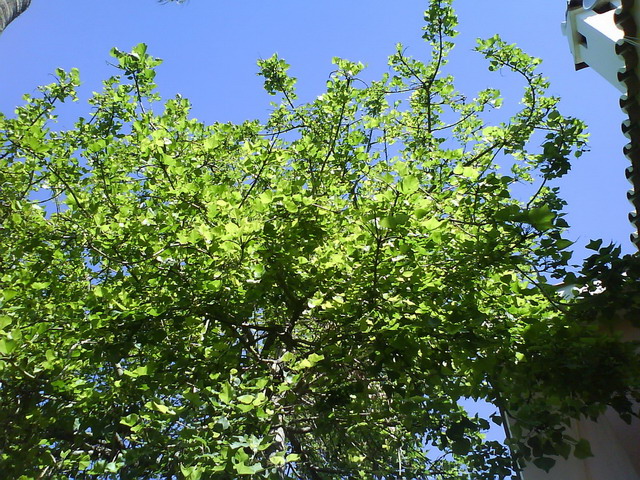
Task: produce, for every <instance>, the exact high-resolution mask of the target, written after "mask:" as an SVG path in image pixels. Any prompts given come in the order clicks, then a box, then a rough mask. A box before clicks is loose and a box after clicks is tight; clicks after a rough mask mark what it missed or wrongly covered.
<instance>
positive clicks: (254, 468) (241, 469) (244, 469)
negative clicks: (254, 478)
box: [233, 463, 264, 475]
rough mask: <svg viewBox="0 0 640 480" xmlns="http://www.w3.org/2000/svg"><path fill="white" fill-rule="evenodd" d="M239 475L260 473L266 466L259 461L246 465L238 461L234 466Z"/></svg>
mask: <svg viewBox="0 0 640 480" xmlns="http://www.w3.org/2000/svg"><path fill="white" fill-rule="evenodd" d="M233 468H234V469H235V471H236V472H237V473H238V475H255V474H256V473H260V472H261V471H262V470H264V468H262V465H261V464H259V463H256V464H254V465H245V464H243V463H237V464H235V465H234V466H233Z"/></svg>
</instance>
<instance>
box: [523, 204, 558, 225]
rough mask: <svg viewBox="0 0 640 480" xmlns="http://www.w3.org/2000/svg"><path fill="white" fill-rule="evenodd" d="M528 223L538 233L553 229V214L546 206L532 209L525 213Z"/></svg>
mask: <svg viewBox="0 0 640 480" xmlns="http://www.w3.org/2000/svg"><path fill="white" fill-rule="evenodd" d="M527 216H528V219H529V223H531V225H533V226H534V227H535V228H537V229H538V230H540V231H545V230H548V229H550V228H551V227H553V221H554V220H555V218H556V215H555V213H553V212H552V211H551V209H550V208H549V206H548V205H543V206H542V207H537V208H532V209H531V210H529V211H528V212H527Z"/></svg>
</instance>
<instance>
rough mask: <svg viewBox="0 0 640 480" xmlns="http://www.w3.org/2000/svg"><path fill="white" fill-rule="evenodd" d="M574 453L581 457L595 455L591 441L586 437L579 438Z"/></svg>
mask: <svg viewBox="0 0 640 480" xmlns="http://www.w3.org/2000/svg"><path fill="white" fill-rule="evenodd" d="M573 454H574V455H575V456H576V458H580V459H584V458H589V457H593V453H592V452H591V445H590V444H589V441H588V440H585V439H584V438H582V439H580V440H578V442H577V443H576V445H575V447H574V450H573Z"/></svg>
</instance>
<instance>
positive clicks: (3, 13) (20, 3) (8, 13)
mask: <svg viewBox="0 0 640 480" xmlns="http://www.w3.org/2000/svg"><path fill="white" fill-rule="evenodd" d="M161 1H162V0H161ZM164 1H166V2H178V3H182V2H184V1H185V0H164ZM30 5H31V0H0V33H2V32H3V31H4V29H5V28H7V26H8V25H9V24H10V23H11V22H13V21H14V20H15V19H16V18H18V17H19V16H20V15H22V14H23V13H24V12H26V11H27V8H29V6H30Z"/></svg>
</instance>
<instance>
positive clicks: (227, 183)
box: [0, 1, 638, 480]
mask: <svg viewBox="0 0 640 480" xmlns="http://www.w3.org/2000/svg"><path fill="white" fill-rule="evenodd" d="M425 20H426V25H425V27H424V38H425V40H426V41H427V42H428V44H429V45H430V48H431V57H430V58H429V59H428V60H427V61H425V62H423V61H420V60H417V59H415V58H412V57H410V56H408V55H407V54H406V53H405V50H404V48H403V47H402V46H398V49H397V52H396V53H395V54H394V55H393V56H392V57H391V58H390V59H389V65H390V72H389V73H388V74H386V75H384V76H383V77H382V79H380V80H376V81H369V82H365V81H364V72H363V67H362V65H360V64H358V63H354V62H351V61H347V60H343V59H335V64H336V70H335V72H333V73H332V74H331V77H330V79H329V81H328V82H327V90H326V92H325V93H323V94H322V95H321V96H319V97H318V98H316V99H315V100H313V101H310V102H307V103H305V102H300V101H298V99H297V97H296V93H295V79H294V78H292V77H291V76H289V75H288V73H287V67H288V65H287V64H286V63H285V61H284V60H282V59H280V58H278V57H277V56H273V57H271V58H269V59H266V60H261V61H260V62H259V67H260V75H262V76H263V77H264V83H265V89H266V91H267V92H268V93H269V94H271V95H274V96H276V98H277V101H276V102H274V103H273V111H272V113H271V114H270V116H269V118H268V119H267V120H266V122H264V123H261V122H259V121H247V122H245V123H242V124H239V125H233V124H228V123H225V124H220V123H216V124H213V125H204V124H202V123H200V122H198V121H197V120H194V119H191V118H190V117H189V109H190V105H189V102H188V101H187V100H186V99H184V98H181V97H180V96H177V97H175V98H173V99H170V100H167V101H165V102H164V103H163V104H161V103H160V98H159V96H158V95H157V94H156V93H155V91H154V88H155V84H154V70H153V69H154V67H156V66H157V65H158V64H159V63H160V60H159V59H156V58H154V57H152V56H150V55H149V54H148V53H147V51H146V47H145V46H144V45H138V46H137V47H135V48H134V49H133V50H132V52H130V53H123V52H120V51H118V50H115V49H114V50H113V51H112V55H113V56H114V57H115V59H116V61H117V68H118V69H119V70H120V75H118V76H114V77H112V78H109V79H108V80H106V81H105V82H104V88H103V90H102V92H100V93H95V94H94V95H93V97H92V98H91V99H90V100H89V103H90V105H91V107H92V111H91V113H90V114H88V115H87V116H86V117H80V118H79V119H77V121H76V122H75V126H74V127H73V128H72V129H60V128H56V126H55V119H56V106H57V104H58V103H59V102H64V101H66V100H75V99H76V94H75V91H76V87H77V86H78V83H79V75H78V72H77V71H75V70H72V71H70V72H65V71H62V70H58V71H57V81H56V82H55V83H53V84H51V85H48V86H45V87H42V89H41V95H40V96H38V97H30V96H29V97H27V103H26V104H25V105H24V106H22V107H20V108H19V109H18V110H17V112H16V115H15V116H14V117H11V118H10V117H7V116H3V117H1V122H2V128H1V129H0V134H1V135H2V137H1V138H2V142H1V145H2V146H1V147H0V148H1V149H0V162H1V164H0V185H2V188H1V189H0V204H1V206H2V208H1V209H0V220H1V228H2V229H1V230H0V232H1V234H2V238H3V242H2V243H3V250H4V254H3V256H2V257H1V258H0V292H1V296H0V298H1V299H2V304H1V305H0V308H1V310H0V432H3V433H2V434H0V471H2V472H4V474H5V477H6V478H20V479H34V478H51V479H63V478H64V479H66V478H74V479H84V478H103V479H116V478H117V479H123V480H124V479H155V478H167V479H171V478H186V479H191V480H193V479H198V478H202V479H205V478H239V477H242V476H253V477H256V478H274V479H283V478H306V479H331V478H336V479H338V478H378V479H381V478H413V479H419V478H422V479H467V478H474V479H476V478H482V479H493V478H505V477H507V476H509V475H511V474H512V473H513V469H514V466H515V463H514V462H517V461H520V460H522V459H535V461H536V462H538V464H539V465H540V466H541V467H544V468H548V467H549V466H550V464H551V463H552V459H550V457H549V455H552V454H561V455H565V456H567V455H570V454H576V455H585V454H586V452H587V451H588V448H587V447H588V446H587V447H585V445H584V442H582V441H581V439H579V438H569V437H567V436H566V434H564V427H565V426H566V425H568V424H569V422H570V421H571V419H575V418H580V417H583V416H588V417H592V418H595V417H597V416H598V415H599V413H601V412H602V411H603V410H604V409H605V408H606V407H607V406H608V405H612V406H614V407H615V408H617V409H618V410H619V411H620V412H621V413H622V414H623V415H630V414H631V408H630V406H629V402H628V400H627V403H625V399H627V398H628V396H629V395H635V394H636V393H637V392H636V390H635V385H637V381H636V380H637V378H636V377H634V372H637V371H638V370H637V368H635V367H636V365H637V360H636V357H635V354H634V352H633V349H632V346H629V345H625V344H621V343H619V342H618V341H617V339H616V338H615V337H613V336H610V335H605V334H602V333H601V332H599V330H598V326H597V325H594V324H593V322H592V319H591V317H590V316H589V315H588V309H585V308H579V307H580V306H581V305H582V303H580V301H579V300H563V299H562V298H561V297H560V296H558V295H557V292H556V288H555V287H553V286H552V285H551V284H550V283H549V282H552V281H553V280H552V279H551V277H550V275H551V276H555V277H562V276H563V275H565V272H566V268H567V262H568V259H569V256H570V254H569V253H568V252H567V248H568V247H569V246H570V242H569V241H567V240H565V239H564V238H563V237H562V232H563V230H564V229H565V228H566V223H565V222H564V220H563V218H562V213H561V208H562V206H563V202H562V200H561V199H559V197H558V195H557V190H556V189H555V188H553V187H550V186H549V185H548V184H549V182H551V181H552V180H553V179H554V178H557V177H559V176H561V175H563V174H565V173H566V172H567V171H568V169H569V160H568V158H569V156H571V155H575V156H579V155H580V153H581V152H582V151H583V150H584V148H585V135H584V133H583V124H582V123H581V122H580V121H578V120H576V119H573V118H570V117H565V116H563V115H561V114H560V112H559V111H558V109H557V103H558V99H557V98H553V97H549V96H546V95H545V89H546V87H547V82H546V81H545V80H544V79H543V78H542V77H541V76H540V74H539V73H537V72H536V66H537V64H538V61H537V60H536V59H533V58H531V57H529V56H527V55H525V54H524V53H523V52H521V51H520V50H519V49H518V48H516V47H515V46H513V45H508V44H506V43H504V42H503V41H502V40H501V39H500V38H498V37H492V38H490V39H488V40H484V41H480V42H479V44H478V48H477V50H478V52H479V53H480V54H482V55H484V56H485V57H486V58H487V60H488V62H489V68H490V69H491V70H501V71H510V72H512V74H513V75H515V76H518V77H520V78H522V79H523V81H524V86H525V93H524V96H523V100H522V108H521V110H520V111H518V112H517V113H515V115H513V116H512V117H511V118H509V119H508V120H505V121H504V122H502V123H497V124H489V123H488V122H487V120H485V119H483V117H484V114H485V113H486V112H487V111H488V110H491V109H494V108H497V107H499V106H500V105H501V98H500V94H499V92H498V91H496V90H494V89H487V90H483V91H481V92H479V93H478V94H477V96H476V98H474V99H473V100H469V99H467V98H466V97H465V96H463V95H462V94H461V93H460V92H458V91H456V90H455V87H454V85H453V78H451V77H450V76H448V75H446V74H445V73H443V68H444V67H445V65H446V61H447V54H448V53H449V51H450V50H451V48H453V42H452V39H453V37H454V36H455V34H456V32H455V30H454V28H455V25H456V18H455V14H454V12H453V10H452V8H451V5H450V2H449V1H441V2H431V3H430V5H429V8H428V10H427V11H426V12H425ZM501 172H506V173H501ZM523 183H524V184H528V185H531V186H533V187H534V188H533V190H532V191H533V192H535V193H533V194H532V195H531V196H530V198H527V199H526V200H524V201H520V200H518V199H517V198H514V196H513V195H512V193H511V187H513V186H514V185H516V184H523ZM618 270H620V269H618ZM585 278H586V277H585ZM589 281H591V279H590V277H589V278H588V279H586V280H584V282H585V284H588V282H589ZM585 312H587V313H585ZM550 367H552V368H550ZM603 372H606V375H602V373H603ZM464 399H474V400H484V401H487V402H489V403H491V404H494V405H496V406H497V408H499V411H498V410H496V412H495V413H494V414H492V415H490V416H487V418H484V416H480V415H478V414H475V413H474V412H467V411H466V410H465V408H464V407H463V406H462V405H461V401H462V400H464ZM500 412H502V413H500ZM506 416H510V417H511V418H512V419H515V421H516V426H517V428H514V436H513V437H512V438H510V439H509V440H508V441H507V442H506V443H504V444H503V443H500V442H496V441H488V440H486V439H485V438H483V432H484V431H485V430H486V429H487V428H488V427H489V425H490V423H491V422H493V423H497V424H502V422H503V420H504V418H505V417H506Z"/></svg>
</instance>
